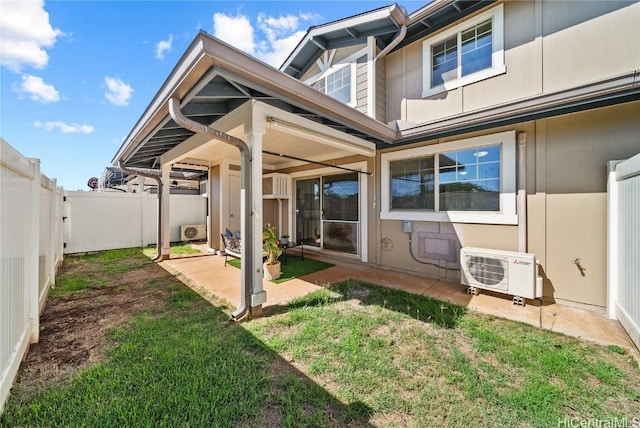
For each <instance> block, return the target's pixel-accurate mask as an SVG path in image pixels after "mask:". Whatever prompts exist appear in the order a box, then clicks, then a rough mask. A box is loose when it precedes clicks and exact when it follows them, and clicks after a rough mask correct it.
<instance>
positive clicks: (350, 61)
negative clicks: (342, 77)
mask: <svg viewBox="0 0 640 428" xmlns="http://www.w3.org/2000/svg"><path fill="white" fill-rule="evenodd" d="M365 55H367V48H363V49H360V50H358V51H357V52H354V53H352V54H351V55H349V56H348V57H346V58H343V59H342V60H341V61H340V62H338V63H335V64H332V65H331V66H330V67H327V68H326V69H324V70H322V71H321V72H320V73H318V74H316V75H314V76H312V77H310V78H309V79H307V80H305V81H304V83H305V84H307V85H309V86H312V85H313V84H314V83H316V82H317V81H318V80H320V79H323V78H325V77H326V76H327V75H329V74H332V73H335V72H336V71H338V70H340V69H341V68H344V67H347V66H349V67H351V88H350V89H351V100H350V101H349V102H348V103H345V105H348V106H349V107H353V108H355V107H356V106H357V104H358V99H357V98H356V97H357V94H356V89H357V88H356V85H357V76H356V72H357V61H358V58H362V57H363V56H365ZM325 94H326V93H325ZM329 96H331V95H329Z"/></svg>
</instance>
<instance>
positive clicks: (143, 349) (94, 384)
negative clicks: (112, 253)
mask: <svg viewBox="0 0 640 428" xmlns="http://www.w3.org/2000/svg"><path fill="white" fill-rule="evenodd" d="M141 257H144V256H141ZM78 259H81V258H68V259H65V262H64V263H68V264H70V263H71V262H74V261H75V262H77V261H78ZM134 259H136V256H132V255H131V254H129V253H127V254H126V259H124V258H123V259H121V260H122V261H125V260H126V261H127V262H128V264H129V265H131V262H132V261H135V260H134ZM138 261H139V262H140V263H133V265H131V266H133V270H122V271H118V272H114V273H113V274H112V275H111V277H110V281H109V283H108V284H105V285H103V286H101V287H100V288H99V289H96V288H91V287H88V288H86V289H84V290H82V291H81V292H76V291H74V292H72V293H71V294H67V295H65V296H64V297H60V298H52V299H50V301H49V302H48V303H47V306H46V307H45V309H44V312H45V313H46V312H47V311H50V310H52V309H55V308H56V306H60V305H61V304H62V305H64V306H65V308H67V307H69V306H71V305H74V304H76V303H75V302H76V300H77V305H78V306H79V307H80V306H82V305H85V306H86V305H87V304H88V302H90V304H91V305H92V306H91V312H92V313H96V314H99V315H100V316H97V317H96V319H95V320H93V319H91V321H90V322H88V319H87V317H86V316H84V318H83V315H82V314H83V313H84V312H82V313H79V312H78V311H66V312H65V313H67V314H68V315H62V314H61V313H60V312H58V313H57V316H56V317H55V318H54V319H51V321H50V322H49V323H48V324H47V328H46V329H44V330H43V331H42V332H41V342H42V343H46V342H47V341H46V336H47V335H48V334H51V333H50V332H53V331H59V332H60V331H63V332H64V331H66V330H65V329H64V328H63V327H64V326H68V325H69V324H70V323H72V324H74V325H75V326H76V327H77V328H79V329H84V331H76V332H75V337H76V342H74V344H75V346H80V344H79V343H77V341H80V340H83V339H82V338H83V337H86V338H89V337H95V336H96V335H97V334H103V335H106V337H108V338H109V340H108V345H107V347H106V348H105V349H103V350H101V351H99V352H98V353H103V355H106V357H105V358H104V359H103V360H101V361H98V362H96V361H95V360H92V361H89V360H88V359H87V361H86V364H80V365H78V368H82V370H78V371H76V370H73V374H72V375H71V376H69V375H67V376H66V377H65V378H60V379H59V378H55V377H54V378H53V379H49V380H48V381H47V383H46V385H44V387H43V388H38V389H37V390H32V391H30V393H26V391H25V390H24V388H23V387H21V386H20V385H17V387H16V388H14V391H13V393H12V394H11V398H10V400H9V402H8V403H7V406H6V407H5V410H4V413H3V415H2V417H0V427H5V426H7V427H9V426H77V425H88V426H92V425H101V426H122V425H128V426H153V425H162V426H185V425H188V426H203V427H204V426H216V427H235V426H241V427H253V426H256V427H263V426H336V427H337V426H346V425H348V426H355V427H369V426H371V424H370V423H369V419H370V417H371V415H372V414H373V410H372V409H371V408H370V407H369V406H367V405H366V404H364V403H363V402H361V401H355V400H354V401H352V402H349V403H343V402H341V401H340V400H338V399H337V398H336V397H335V396H334V395H332V394H331V393H330V392H328V391H327V390H326V389H324V388H323V387H322V386H320V385H318V384H316V383H315V382H314V381H313V380H312V379H310V378H309V377H307V376H306V375H305V374H304V373H303V372H302V371H300V370H298V369H297V368H296V367H294V366H293V365H292V364H291V363H290V362H289V361H287V360H286V359H284V358H282V357H281V356H280V355H278V354H277V353H276V352H274V351H273V350H272V349H271V348H269V346H268V345H266V344H265V343H264V342H262V341H261V340H260V339H258V338H257V337H256V336H254V335H253V334H252V333H250V332H249V331H247V330H246V329H245V328H244V327H243V325H242V324H232V323H229V322H228V320H229V314H228V312H227V311H226V310H225V309H226V308H224V307H223V306H218V305H213V304H211V303H210V302H208V301H206V300H205V299H203V298H202V297H200V296H199V295H198V294H197V293H195V292H194V291H192V290H191V289H189V288H185V286H184V284H183V283H182V282H180V280H179V279H177V278H176V277H174V276H172V275H171V274H170V273H169V272H167V271H165V270H164V269H162V268H161V267H160V266H158V265H156V264H152V263H149V262H148V259H145V258H140V259H139V260H138ZM84 262H85V264H84V265H82V266H78V269H77V270H81V271H82V272H90V273H91V274H92V275H93V274H94V273H95V276H96V277H100V276H101V275H102V274H101V271H100V268H99V267H98V266H99V265H104V263H101V261H100V260H99V259H96V260H92V259H91V257H87V258H86V259H85V261H84ZM112 262H113V261H112ZM143 262H144V263H143ZM92 269H93V270H92ZM83 275H85V274H83ZM61 282H64V281H61ZM89 282H90V281H89ZM147 294H148V295H153V296H155V297H154V299H153V304H148V305H147V306H140V305H142V304H143V303H144V302H148V301H151V300H150V299H147V297H146V296H147ZM112 297H117V305H115V306H114V304H113V302H111V298H112ZM132 302H135V303H136V306H135V308H134V307H133V306H132V309H134V312H129V313H124V312H120V313H118V316H120V320H122V321H123V322H121V323H120V324H119V325H118V326H117V327H115V328H112V329H111V330H105V331H103V330H100V331H99V328H98V327H97V326H98V325H101V323H104V322H105V320H107V317H109V316H110V314H111V313H113V312H115V309H116V308H124V307H128V306H130V305H131V304H132ZM85 312H86V311H85ZM78 313H79V315H74V314H78ZM72 317H78V319H72ZM94 321H95V322H94ZM56 324H59V325H60V328H56ZM112 325H113V324H112ZM57 341H64V337H61V338H58V339H57ZM94 342H95V340H94ZM65 343H66V342H65ZM92 343H93V342H92ZM38 352H41V353H42V352H44V354H43V357H47V358H48V359H47V361H48V364H50V365H52V364H54V365H55V364H57V366H58V367H59V369H60V370H57V371H56V373H57V372H66V373H67V374H68V373H69V371H68V370H67V368H65V366H64V364H65V363H66V361H62V360H61V361H57V362H56V361H54V360H55V358H56V355H57V354H55V353H51V352H50V351H47V349H45V348H44V347H42V346H39V345H34V346H33V347H32V349H31V350H30V352H29V354H30V355H31V357H33V356H35V355H34V353H38ZM88 355H89V353H87V358H88ZM74 363H75V362H74ZM21 373H22V374H21V375H20V377H21V378H22V379H25V377H26V376H29V375H30V373H32V374H33V373H34V372H33V368H32V369H31V370H30V368H29V361H28V360H27V361H26V363H25V364H24V366H23V368H22V369H21Z"/></svg>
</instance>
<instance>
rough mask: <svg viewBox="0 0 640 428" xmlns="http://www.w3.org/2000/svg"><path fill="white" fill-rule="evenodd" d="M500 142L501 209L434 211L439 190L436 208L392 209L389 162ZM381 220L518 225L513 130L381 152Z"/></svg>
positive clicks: (437, 183)
mask: <svg viewBox="0 0 640 428" xmlns="http://www.w3.org/2000/svg"><path fill="white" fill-rule="evenodd" d="M491 145H500V211H497V212H496V211H437V209H438V205H439V204H438V198H439V192H436V193H435V195H434V198H435V207H436V208H435V209H436V210H419V209H412V210H406V209H405V210H399V209H391V162H392V161H398V160H410V159H416V158H422V157H425V156H431V155H433V156H436V157H437V156H438V155H439V154H442V153H445V152H450V151H455V150H465V149H472V148H476V147H483V146H491ZM380 163H381V174H380V177H381V185H380V187H381V189H380V190H381V195H380V202H381V206H380V219H382V220H415V221H438V222H450V223H478V224H509V225H515V224H518V216H517V214H516V192H517V191H516V132H515V131H505V132H500V133H496V134H489V135H483V136H479V137H472V138H465V139H461V140H455V141H450V142H446V143H441V144H433V145H429V146H422V147H416V148H413V149H408V150H400V151H395V152H388V153H382V154H381V156H380ZM439 181H440V180H439V177H438V175H436V179H435V188H436V190H438V186H439V184H440V183H439Z"/></svg>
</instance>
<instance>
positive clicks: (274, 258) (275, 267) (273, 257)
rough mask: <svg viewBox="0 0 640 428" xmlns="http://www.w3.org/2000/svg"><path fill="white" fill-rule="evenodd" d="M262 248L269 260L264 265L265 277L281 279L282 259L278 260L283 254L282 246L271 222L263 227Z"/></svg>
mask: <svg viewBox="0 0 640 428" xmlns="http://www.w3.org/2000/svg"><path fill="white" fill-rule="evenodd" d="M262 249H263V250H264V253H265V254H266V256H267V260H266V261H265V262H264V265H263V266H262V267H263V272H264V279H266V280H268V281H271V280H274V279H279V278H280V260H278V257H280V254H282V249H281V248H280V242H279V241H278V235H277V234H276V229H275V228H274V227H271V225H269V224H266V225H265V226H264V228H263V229H262Z"/></svg>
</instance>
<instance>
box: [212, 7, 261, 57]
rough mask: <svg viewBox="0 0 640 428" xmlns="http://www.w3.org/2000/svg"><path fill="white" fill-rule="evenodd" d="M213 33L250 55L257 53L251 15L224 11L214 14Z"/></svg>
mask: <svg viewBox="0 0 640 428" xmlns="http://www.w3.org/2000/svg"><path fill="white" fill-rule="evenodd" d="M213 35H214V36H215V37H217V38H219V39H220V40H223V41H224V42H226V43H228V44H230V45H231V46H233V47H236V48H238V49H240V50H241V51H244V52H246V53H248V54H250V55H255V47H256V44H255V37H254V34H253V26H252V25H251V21H249V17H247V16H246V15H241V14H238V15H236V16H229V15H226V14H224V13H215V14H214V15H213Z"/></svg>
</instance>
